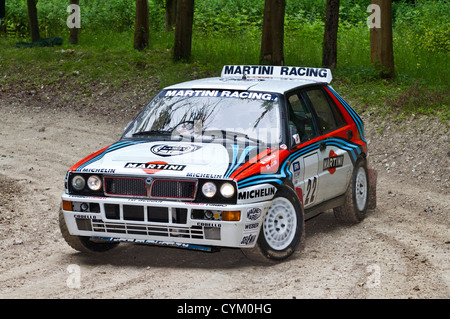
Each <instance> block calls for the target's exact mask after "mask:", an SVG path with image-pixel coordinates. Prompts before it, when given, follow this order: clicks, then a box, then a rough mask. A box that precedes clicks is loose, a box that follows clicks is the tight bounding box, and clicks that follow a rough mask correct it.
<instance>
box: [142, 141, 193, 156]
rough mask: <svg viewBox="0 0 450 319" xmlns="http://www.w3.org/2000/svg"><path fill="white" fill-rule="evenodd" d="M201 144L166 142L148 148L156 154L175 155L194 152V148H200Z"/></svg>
mask: <svg viewBox="0 0 450 319" xmlns="http://www.w3.org/2000/svg"><path fill="white" fill-rule="evenodd" d="M200 148H201V146H197V145H184V144H181V145H167V144H159V145H155V146H152V147H151V148H150V151H151V152H152V153H153V154H155V155H158V156H164V157H166V156H177V155H183V154H187V153H191V152H195V151H196V150H198V149H200Z"/></svg>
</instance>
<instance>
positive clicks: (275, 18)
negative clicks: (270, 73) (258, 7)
mask: <svg viewBox="0 0 450 319" xmlns="http://www.w3.org/2000/svg"><path fill="white" fill-rule="evenodd" d="M285 8H286V0H266V1H265V4H264V17H263V29H262V38H261V53H260V57H259V63H260V64H271V65H284V50H283V49H284V48H283V47H284V14H285Z"/></svg>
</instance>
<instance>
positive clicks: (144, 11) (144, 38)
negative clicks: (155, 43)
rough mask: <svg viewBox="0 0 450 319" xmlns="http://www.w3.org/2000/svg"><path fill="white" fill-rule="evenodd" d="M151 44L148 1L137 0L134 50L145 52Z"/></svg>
mask: <svg viewBox="0 0 450 319" xmlns="http://www.w3.org/2000/svg"><path fill="white" fill-rule="evenodd" d="M149 42H150V22H149V11H148V0H136V16H135V23H134V48H135V49H136V50H144V49H145V48H148V45H149Z"/></svg>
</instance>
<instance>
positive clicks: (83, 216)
mask: <svg viewBox="0 0 450 319" xmlns="http://www.w3.org/2000/svg"><path fill="white" fill-rule="evenodd" d="M74 217H75V218H79V219H98V216H95V215H85V214H82V215H81V214H80V215H74Z"/></svg>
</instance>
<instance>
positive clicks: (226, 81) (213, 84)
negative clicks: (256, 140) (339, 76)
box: [166, 66, 332, 93]
mask: <svg viewBox="0 0 450 319" xmlns="http://www.w3.org/2000/svg"><path fill="white" fill-rule="evenodd" d="M227 68H228V69H227ZM246 68H247V69H246ZM258 68H261V66H224V69H223V70H222V74H221V77H212V78H204V79H198V80H192V81H187V82H182V83H179V84H175V85H172V86H169V87H167V88H166V89H167V90H174V89H176V90H179V89H186V90H238V91H248V90H251V91H261V92H270V93H284V92H287V91H290V90H292V89H294V88H297V87H302V86H307V85H313V84H317V83H325V84H326V83H330V82H331V78H332V77H331V71H330V70H328V69H314V68H302V67H273V66H272V67H265V68H272V69H268V71H267V72H265V73H270V72H271V73H270V74H261V72H258ZM248 70H250V72H249V73H246V72H245V71H248ZM314 70H315V71H316V73H315V74H316V75H317V74H318V70H320V71H322V73H323V74H326V77H318V76H305V75H297V73H302V74H303V73H307V72H309V71H311V74H312V71H314ZM252 71H253V72H252ZM227 72H228V73H227ZM280 74H281V75H280Z"/></svg>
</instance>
